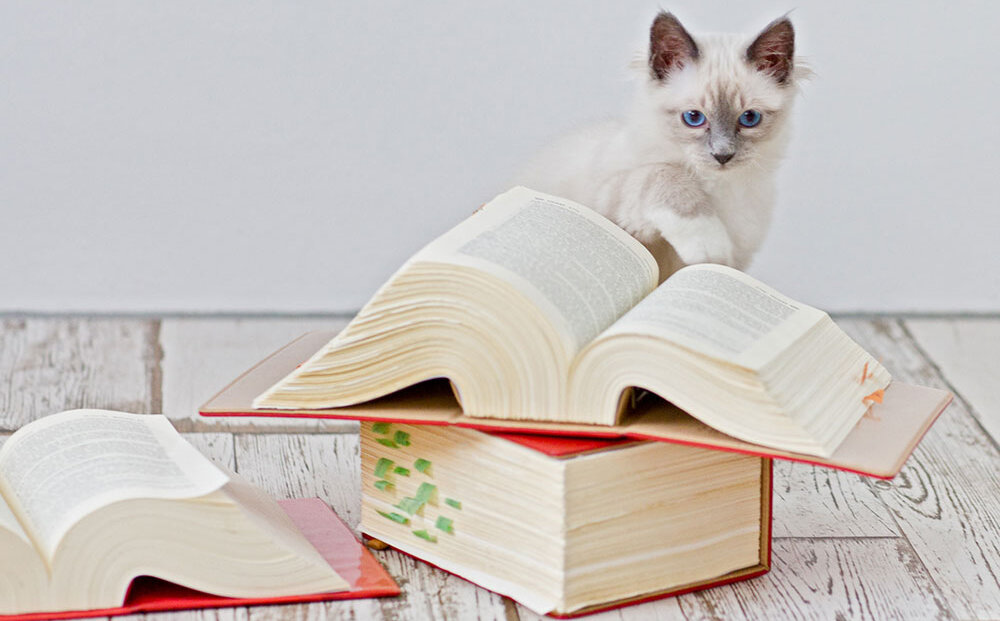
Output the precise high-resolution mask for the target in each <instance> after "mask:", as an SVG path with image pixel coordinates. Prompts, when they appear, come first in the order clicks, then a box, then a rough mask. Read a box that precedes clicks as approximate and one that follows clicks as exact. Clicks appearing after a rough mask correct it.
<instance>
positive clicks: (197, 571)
mask: <svg viewBox="0 0 1000 621" xmlns="http://www.w3.org/2000/svg"><path fill="white" fill-rule="evenodd" d="M298 502H300V503H301V502H303V501H298ZM298 509H299V511H298V512H299V513H302V512H303V506H298ZM304 511H305V513H307V514H309V516H308V519H307V520H306V521H308V520H316V519H320V520H322V519H324V517H323V516H322V515H320V516H319V517H318V518H317V515H316V512H315V511H314V510H311V509H310V508H309V507H305V509H304ZM294 513H295V511H291V512H289V511H288V510H287V507H286V510H283V509H282V507H281V506H279V505H278V504H277V503H276V502H275V501H274V500H272V499H271V498H269V497H268V496H266V495H265V494H264V493H262V492H261V491H260V490H258V489H256V488H254V487H252V486H250V485H248V484H247V483H244V482H242V481H241V480H240V479H238V478H236V477H235V475H229V474H226V473H224V472H223V471H222V470H220V469H219V468H218V467H216V466H215V465H213V464H212V463H211V462H210V461H208V459H206V458H205V457H204V456H202V455H201V454H200V453H198V451H197V450H195V449H194V447H192V446H191V445H190V444H188V443H187V442H186V441H185V440H184V439H183V438H181V436H180V435H179V434H178V433H177V432H176V431H175V430H174V428H173V427H172V426H171V425H170V423H169V422H168V421H167V419H166V418H164V417H163V416H149V415H136V414H124V413H120V412H108V411H102V410H74V411H70V412H63V413H61V414H55V415H52V416H49V417H46V418H43V419H40V420H38V421H35V422H33V423H31V424H29V425H26V426H25V427H23V428H22V429H20V430H19V431H18V432H16V433H15V434H14V435H13V436H11V437H10V438H9V439H8V440H7V441H6V442H5V443H4V445H3V447H2V448H0V559H2V560H0V615H10V614H26V613H39V612H45V613H55V612H58V611H88V610H94V609H111V610H108V611H107V614H112V613H114V612H115V610H116V609H119V607H122V606H123V604H128V602H127V601H126V594H127V593H128V594H129V596H130V597H132V596H135V595H136V594H135V593H132V592H130V591H129V589H130V586H132V585H133V582H134V581H135V580H136V579H137V578H139V577H141V576H143V577H144V576H152V577H156V578H160V579H163V580H167V581H170V582H172V583H174V584H175V585H181V586H183V587H188V589H195V590H197V591H202V592H204V593H209V594H213V595H217V596H223V597H228V598H243V599H258V600H259V599H261V598H282V597H289V596H304V595H309V594H319V593H334V592H348V591H351V590H353V589H354V587H355V584H354V582H356V581H354V580H353V578H354V577H352V576H348V578H349V579H351V580H352V582H348V581H347V580H345V578H344V577H342V576H341V575H339V574H338V572H337V571H335V570H334V568H333V567H332V566H331V564H330V562H328V560H327V559H326V558H324V556H323V555H321V554H320V553H319V552H318V551H317V549H316V548H315V547H314V546H313V544H312V543H310V541H309V540H308V539H307V538H306V536H304V535H303V533H302V532H300V529H299V528H298V527H297V526H296V523H295V522H293V519H292V517H290V516H292V515H294ZM327 513H328V516H327V519H328V517H329V516H332V515H333V514H332V512H329V510H327ZM335 521H336V520H335ZM341 526H342V525H341ZM334 530H336V527H335V528H334ZM342 530H344V531H347V529H346V527H342ZM347 533H348V536H349V535H350V531H347ZM350 541H351V542H353V543H354V544H355V547H360V545H361V544H360V542H358V541H356V540H354V539H353V538H351V539H350ZM354 552H355V551H354V550H345V551H344V553H345V554H346V555H348V556H350V555H351V554H353V553H354ZM353 560H354V561H355V565H360V563H357V558H356V555H355V558H354V559H353ZM351 571H352V572H353V573H358V572H357V569H356V568H355V569H353V570H351ZM144 580H145V579H144ZM147 582H148V581H147ZM390 584H391V580H390ZM393 586H394V585H393ZM161 591H163V590H162V589H161ZM164 592H165V593H170V595H169V597H171V598H174V601H173V602H168V603H167V604H166V605H164V604H162V602H159V603H158V602H155V601H148V599H149V598H147V602H146V604H147V605H146V606H138V607H136V608H135V610H137V609H164V608H167V609H169V608H173V607H175V606H176V607H185V606H184V605H183V604H184V601H181V602H180V603H179V604H178V603H177V601H176V600H177V599H178V598H180V599H181V600H184V599H185V598H186V599H187V601H188V602H191V601H194V602H201V603H202V604H204V605H206V606H207V605H220V604H219V603H214V604H213V603H211V599H212V598H210V597H208V596H205V595H204V594H194V595H195V596H197V597H193V598H192V592H190V591H186V590H185V589H180V588H177V587H175V588H173V589H166V590H165V591H164ZM395 592H398V591H395ZM380 594H381V593H380ZM354 596H355V597H357V596H358V595H354ZM206 599H208V600H209V601H208V602H207V603H206ZM320 599H331V598H327V597H321V598H320ZM194 605H195V606H199V605H201V604H197V603H196V604H194ZM221 605H225V604H221ZM133 611H134V610H133Z"/></svg>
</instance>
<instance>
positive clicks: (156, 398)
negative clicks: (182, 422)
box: [147, 319, 164, 414]
mask: <svg viewBox="0 0 1000 621" xmlns="http://www.w3.org/2000/svg"><path fill="white" fill-rule="evenodd" d="M162 325H163V322H162V321H161V320H160V319H154V320H153V321H152V322H151V323H150V326H149V340H148V341H147V347H149V352H148V356H149V362H148V363H147V365H148V366H147V368H148V370H149V400H150V404H149V407H150V411H151V412H153V413H156V414H163V413H164V412H163V345H162V344H161V343H160V328H161V326H162Z"/></svg>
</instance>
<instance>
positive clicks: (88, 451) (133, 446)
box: [0, 410, 228, 559]
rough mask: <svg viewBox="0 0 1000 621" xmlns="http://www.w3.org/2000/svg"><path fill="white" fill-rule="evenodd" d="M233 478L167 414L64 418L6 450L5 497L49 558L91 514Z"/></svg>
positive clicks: (1, 455)
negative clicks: (186, 437) (177, 428)
mask: <svg viewBox="0 0 1000 621" xmlns="http://www.w3.org/2000/svg"><path fill="white" fill-rule="evenodd" d="M227 481H228V477H227V476H226V475H225V474H224V473H223V472H222V471H220V470H219V469H218V468H216V467H215V466H214V465H213V464H212V463H211V462H210V461H209V460H208V459H207V458H205V457H204V456H203V455H201V454H200V453H198V451H197V450H195V449H194V447H192V446H191V445H190V444H188V443H187V442H186V441H185V440H184V439H183V438H181V436H180V434H178V433H177V431H175V430H174V428H173V427H172V426H171V425H170V423H169V421H167V419H166V418H165V417H163V416H152V415H138V414H124V413H120V412H107V411H102V410H74V411H71V412H63V413H61V414H55V415H52V416H48V417H46V418H43V419H40V420H38V421H35V422H33V423H31V424H29V425H26V426H25V427H24V428H22V429H21V430H20V431H18V432H17V433H15V434H14V435H13V436H11V437H10V438H9V439H8V440H7V442H6V443H5V444H4V446H3V447H2V448H0V491H2V493H3V495H4V496H5V497H6V498H7V499H8V500H9V502H10V503H11V505H13V506H14V507H15V508H16V511H17V512H18V513H19V514H20V515H21V516H23V518H24V525H25V528H26V530H27V532H28V535H29V536H30V537H31V538H32V539H33V541H34V543H35V545H36V547H37V548H38V549H40V550H41V551H42V553H43V555H44V556H45V557H46V558H47V559H51V558H52V555H53V553H54V551H55V549H56V547H57V546H58V543H59V540H60V539H61V538H62V536H63V535H64V534H65V533H66V531H67V530H69V528H70V527H71V526H72V525H73V524H74V523H76V522H77V521H79V520H80V519H81V518H83V517H84V516H85V515H87V514H89V513H91V512H93V511H95V510H97V509H99V508H101V507H104V506H107V505H109V504H111V503H113V502H118V501H121V500H126V499H129V498H164V499H172V498H192V497H197V496H202V495H205V494H208V493H210V492H213V491H215V490H216V489H218V488H220V487H221V486H222V485H224V484H225V483H226V482H227Z"/></svg>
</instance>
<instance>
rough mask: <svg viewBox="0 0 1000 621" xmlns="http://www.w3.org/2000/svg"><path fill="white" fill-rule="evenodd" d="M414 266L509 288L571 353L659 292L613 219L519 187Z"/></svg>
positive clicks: (643, 256) (646, 263)
mask: <svg viewBox="0 0 1000 621" xmlns="http://www.w3.org/2000/svg"><path fill="white" fill-rule="evenodd" d="M411 261H433V262H440V263H448V264H453V265H465V266H469V267H473V268H476V269H480V270H482V271H484V272H487V273H489V274H493V275H495V276H497V277H498V278H501V279H503V280H505V281H507V282H510V283H511V284H513V285H514V286H515V287H516V288H517V289H518V290H521V291H523V292H524V293H525V295H527V296H528V298H529V299H530V300H531V301H532V303H534V304H535V305H537V306H538V307H539V308H541V309H542V310H543V311H545V313H546V314H547V315H548V316H549V317H550V318H551V319H552V322H553V324H554V325H555V326H556V327H557V328H560V329H561V331H562V332H563V333H564V334H565V335H566V337H567V338H568V340H569V341H570V344H571V345H570V346H569V347H567V351H568V352H570V354H571V355H573V354H574V353H575V352H576V351H578V350H579V349H580V348H581V347H582V346H583V345H584V344H586V343H588V342H589V341H591V340H592V339H593V338H594V337H595V336H597V335H598V334H599V333H600V332H601V331H602V330H604V329H605V328H607V327H608V326H610V325H611V324H612V323H613V322H614V321H615V320H616V319H618V318H619V317H621V315H622V314H624V313H625V311H627V310H628V309H629V308H631V307H632V306H634V305H635V304H636V303H637V302H638V301H639V300H641V299H642V298H643V297H644V296H645V295H646V294H647V293H649V292H650V291H652V290H653V288H654V287H656V282H657V280H658V273H657V267H656V261H655V260H654V259H653V257H652V255H650V254H649V252H648V251H647V250H646V249H645V248H644V247H643V246H642V244H640V243H639V242H637V241H636V240H635V239H633V238H632V237H631V236H630V235H629V234H628V233H626V232H625V231H623V230H622V229H620V228H619V227H617V226H616V225H614V224H613V223H612V222H611V221H610V220H607V219H606V218H604V217H603V216H601V215H599V214H598V213H596V212H594V211H593V210H591V209H588V208H587V207H584V206H582V205H579V204H577V203H574V202H572V201H569V200H566V199H563V198H559V197H556V196H551V195H548V194H543V193H541V192H535V191H533V190H529V189H527V188H523V187H517V188H514V189H512V190H509V191H508V192H505V193H504V194H501V195H500V196H498V197H497V198H495V199H493V200H492V201H490V203H489V206H488V208H486V209H482V210H480V211H478V212H476V213H475V214H473V215H472V216H471V217H469V218H468V219H467V220H465V221H464V222H462V223H461V224H459V225H458V226H456V227H455V228H453V229H452V230H450V231H449V232H447V233H445V234H444V235H442V236H441V237H439V238H438V239H436V240H435V241H433V242H431V243H430V244H429V245H427V246H426V247H425V248H424V249H423V250H421V251H420V252H419V253H417V254H416V255H415V256H414V257H413V258H412V259H411Z"/></svg>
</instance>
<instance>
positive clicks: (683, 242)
mask: <svg viewBox="0 0 1000 621" xmlns="http://www.w3.org/2000/svg"><path fill="white" fill-rule="evenodd" d="M651 211H652V213H650V214H649V218H650V221H651V222H652V224H653V226H654V227H655V228H656V230H657V231H658V232H659V234H660V236H661V237H662V238H663V239H664V240H666V241H667V242H669V243H670V245H671V246H673V248H674V251H675V252H676V253H677V256H678V257H680V259H681V261H683V262H684V263H685V264H686V265H693V264H695V263H721V264H723V265H730V266H734V267H735V263H736V261H735V257H734V249H733V241H732V238H730V237H729V232H728V231H727V230H726V227H725V225H724V224H723V223H722V220H720V219H719V217H718V216H717V215H715V214H714V213H704V212H702V213H694V214H689V213H684V212H682V211H679V210H678V209H676V208H675V207H673V206H670V205H659V206H656V207H654V208H653V209H652V210H651Z"/></svg>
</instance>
